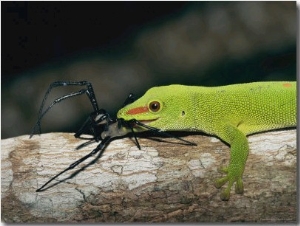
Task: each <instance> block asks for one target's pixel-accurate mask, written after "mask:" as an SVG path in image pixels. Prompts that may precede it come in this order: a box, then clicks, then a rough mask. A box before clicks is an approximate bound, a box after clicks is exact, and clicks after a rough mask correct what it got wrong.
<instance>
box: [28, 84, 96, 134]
mask: <svg viewBox="0 0 300 226" xmlns="http://www.w3.org/2000/svg"><path fill="white" fill-rule="evenodd" d="M59 86H86V88H85V89H81V90H79V91H77V92H72V93H69V94H67V95H64V96H62V97H59V98H57V99H55V100H54V101H53V102H52V103H51V104H50V105H49V106H48V108H47V109H46V110H45V111H43V109H44V105H45V102H46V100H47V98H48V95H49V94H50V92H51V90H52V89H53V88H55V87H59ZM82 94H87V96H88V98H89V100H90V102H91V104H92V106H93V109H94V112H99V107H98V104H97V100H96V97H95V93H94V89H93V86H92V84H91V83H90V82H88V81H79V82H72V81H56V82H53V83H51V84H50V86H49V88H48V90H47V91H46V93H45V96H44V98H43V101H42V104H41V106H40V109H39V113H38V120H37V122H36V124H35V126H34V127H33V130H32V133H31V135H30V138H31V137H32V136H33V134H34V133H35V131H36V130H37V131H38V133H41V120H42V118H43V117H44V115H45V114H46V113H47V112H48V111H49V110H50V109H51V108H52V107H53V106H54V105H55V104H57V103H59V102H61V101H63V100H65V99H68V98H71V97H74V96H79V95H82Z"/></svg>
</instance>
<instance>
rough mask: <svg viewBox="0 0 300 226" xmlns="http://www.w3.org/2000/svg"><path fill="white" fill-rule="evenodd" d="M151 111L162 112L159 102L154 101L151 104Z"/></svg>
mask: <svg viewBox="0 0 300 226" xmlns="http://www.w3.org/2000/svg"><path fill="white" fill-rule="evenodd" d="M149 109H150V111H152V112H158V111H159V110H160V103H159V102H158V101H152V102H150V103H149Z"/></svg>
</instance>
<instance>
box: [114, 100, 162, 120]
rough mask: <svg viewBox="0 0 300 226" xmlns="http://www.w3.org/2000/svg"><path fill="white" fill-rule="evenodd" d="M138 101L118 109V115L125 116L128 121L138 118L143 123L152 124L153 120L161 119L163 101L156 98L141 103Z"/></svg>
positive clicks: (119, 116)
mask: <svg viewBox="0 0 300 226" xmlns="http://www.w3.org/2000/svg"><path fill="white" fill-rule="evenodd" d="M139 102H141V101H136V102H134V103H132V104H129V105H127V106H125V107H124V108H122V109H121V110H119V111H118V114H117V117H118V118H123V119H124V120H126V121H129V120H131V119H136V120H138V121H140V122H141V123H143V124H149V125H150V124H151V123H152V122H154V121H156V120H159V118H160V114H159V112H160V111H161V110H162V108H163V102H162V101H160V100H158V99H156V100H150V101H148V102H147V103H139Z"/></svg>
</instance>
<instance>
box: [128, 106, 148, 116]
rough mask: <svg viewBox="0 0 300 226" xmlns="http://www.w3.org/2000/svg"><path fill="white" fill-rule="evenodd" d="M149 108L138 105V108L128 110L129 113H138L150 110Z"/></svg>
mask: <svg viewBox="0 0 300 226" xmlns="http://www.w3.org/2000/svg"><path fill="white" fill-rule="evenodd" d="M148 111H149V109H148V108H147V107H137V108H132V109H130V110H128V111H127V112H126V114H128V115H136V114H140V113H144V112H148Z"/></svg>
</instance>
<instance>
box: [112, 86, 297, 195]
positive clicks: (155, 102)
mask: <svg viewBox="0 0 300 226" xmlns="http://www.w3.org/2000/svg"><path fill="white" fill-rule="evenodd" d="M117 118H123V119H124V120H126V121H129V120H131V119H136V120H138V121H140V122H142V123H144V124H146V125H149V126H152V127H155V128H158V129H160V130H161V131H202V132H205V133H207V134H210V135H215V136H217V137H219V138H220V139H221V140H223V141H224V142H226V143H227V144H229V145H230V148H231V150H230V162H229V166H228V167H224V168H223V169H222V172H224V173H226V174H227V175H226V176H225V177H223V178H220V179H217V180H216V181H215V186H216V187H217V188H221V187H222V186H223V185H224V184H226V183H227V182H228V185H227V187H226V189H224V190H223V191H222V192H221V199H222V200H229V198H230V190H231V187H232V186H233V184H234V183H235V192H236V193H238V194H242V193H243V191H244V185H243V180H242V176H243V172H244V169H245V164H246V161H247V157H248V153H249V144H248V140H247V137H246V136H247V135H249V134H253V133H257V132H262V131H267V130H273V129H279V128H285V127H295V126H296V82H254V83H247V84H235V85H227V86H219V87H200V86H184V85H169V86H161V87H153V88H151V89H149V90H148V91H147V92H146V93H145V94H144V96H142V97H141V98H139V99H138V100H136V101H135V102H133V103H131V104H129V105H126V106H125V107H124V108H122V109H120V110H119V111H118V114H117ZM134 130H135V131H136V132H140V131H143V130H145V129H144V128H142V127H138V126H135V127H134Z"/></svg>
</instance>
